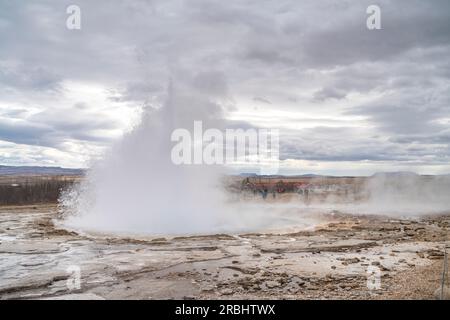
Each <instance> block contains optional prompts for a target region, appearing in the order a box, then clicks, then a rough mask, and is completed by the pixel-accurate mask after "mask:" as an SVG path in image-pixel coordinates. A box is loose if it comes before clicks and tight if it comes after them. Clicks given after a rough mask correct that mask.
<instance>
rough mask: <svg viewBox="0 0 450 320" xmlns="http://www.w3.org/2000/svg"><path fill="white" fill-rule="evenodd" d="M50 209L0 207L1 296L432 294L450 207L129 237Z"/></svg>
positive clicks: (449, 232) (448, 234)
mask: <svg viewBox="0 0 450 320" xmlns="http://www.w3.org/2000/svg"><path fill="white" fill-rule="evenodd" d="M56 212H57V209H56V207H55V206H52V205H49V206H46V205H39V206H20V207H1V208H0V298H1V299H30V298H33V299H45V298H51V299H55V298H58V299H67V298H71V299H77V298H82V299H171V298H173V299H212V298H214V299H217V298H218V299H233V298H244V299H252V298H258V299H260V298H262V299H265V298H270V299H273V298H275V299H389V298H394V299H408V298H413V299H433V298H434V291H435V290H436V289H437V288H438V287H439V284H440V277H441V272H442V264H443V248H444V246H445V245H446V244H449V241H450V215H438V216H432V217H431V216H429V217H424V218H421V219H420V220H417V219H416V220H403V219H398V218H395V219H393V218H388V217H382V216H373V217H371V216H352V215H346V214H342V213H335V214H333V215H329V216H326V217H322V222H321V225H320V226H317V227H316V228H315V229H314V230H308V231H297V232H292V231H288V230H286V232H284V233H283V232H279V231H278V232H276V233H275V232H267V233H251V234H239V235H234V234H230V235H227V234H219V235H208V236H190V237H159V238H126V237H111V236H109V237H108V236H92V235H89V236H88V235H79V234H76V233H73V232H69V231H66V230H63V229H59V228H57V227H56V226H55V225H54V223H53V219H55V218H56V215H57V214H56ZM78 274H79V275H80V281H79V284H80V285H79V287H78V285H77V284H78V281H77V275H78Z"/></svg>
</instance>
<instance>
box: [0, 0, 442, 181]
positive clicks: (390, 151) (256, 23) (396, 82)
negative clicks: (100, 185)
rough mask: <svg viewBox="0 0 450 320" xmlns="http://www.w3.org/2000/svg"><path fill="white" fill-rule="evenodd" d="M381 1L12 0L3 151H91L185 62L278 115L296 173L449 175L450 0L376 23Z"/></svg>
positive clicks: (402, 10) (231, 112) (79, 156)
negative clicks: (73, 14) (370, 11)
mask: <svg viewBox="0 0 450 320" xmlns="http://www.w3.org/2000/svg"><path fill="white" fill-rule="evenodd" d="M71 4H77V5H78V6H79V7H80V8H81V14H82V16H81V17H82V18H81V22H82V24H81V26H82V28H81V30H68V29H67V28H66V26H65V23H66V19H67V16H68V15H67V14H66V8H67V6H69V5H71ZM371 4H374V3H373V1H365V0H363V1H358V2H355V1H348V0H339V1H337V0H324V1H314V0H305V1H295V0H282V1H273V0H271V1H268V0H246V1H242V0H239V1H218V0H208V1H206V0H190V1H177V0H169V1H156V0H154V1H151V0H149V1H147V0H133V1H124V0H119V1H114V2H112V1H106V0H101V1H95V2H94V1H87V0H79V1H76V3H74V2H73V1H58V2H55V1H49V0H48V1H39V2H33V3H30V2H27V3H22V2H12V1H11V2H2V3H1V4H0V41H1V43H2V45H1V46H0V163H3V164H45V165H48V164H55V165H63V166H71V167H77V166H85V165H88V163H89V159H91V158H93V157H94V158H95V157H97V156H98V155H99V154H100V153H101V152H102V150H104V148H105V147H107V146H109V145H110V144H111V143H112V142H113V141H114V140H115V139H117V138H118V137H120V136H121V134H123V132H125V131H127V130H129V129H130V128H131V127H132V126H133V125H134V124H135V123H136V122H137V121H138V119H139V114H140V111H141V110H142V108H143V107H158V106H160V105H161V102H162V101H163V100H164V97H165V94H166V90H167V84H168V82H169V79H171V77H172V80H173V81H176V79H173V75H179V74H184V75H191V76H192V77H193V78H195V79H201V80H199V81H200V82H199V83H197V85H198V87H200V88H203V90H204V91H205V93H208V92H211V93H213V95H218V94H221V95H226V96H227V97H228V98H229V101H230V103H229V106H228V107H229V108H228V109H227V118H228V119H229V120H230V121H231V120H233V121H235V122H238V123H246V124H247V125H249V126H257V127H276V128H279V129H280V130H281V133H282V139H281V144H282V148H281V151H282V153H281V156H282V159H283V160H284V161H283V162H284V166H283V168H284V169H283V170H285V172H286V173H294V172H295V173H304V172H317V173H330V174H333V173H334V174H370V173H372V172H374V171H378V170H405V169H406V170H414V171H418V172H422V173H448V172H450V166H449V165H448V163H449V157H450V148H449V142H450V126H449V125H450V105H449V103H450V90H449V89H450V2H449V1H448V0H433V1H420V0H396V1H393V0H379V1H377V3H376V4H377V5H379V6H380V8H381V19H382V20H381V21H382V29H381V30H368V29H367V28H366V18H367V14H366V8H367V7H368V6H369V5H371ZM198 74H204V75H208V77H205V76H202V77H195V75H198ZM224 84H226V85H224ZM224 87H226V88H227V92H217V90H222V89H221V88H224ZM186 108H189V106H188V105H187V106H186Z"/></svg>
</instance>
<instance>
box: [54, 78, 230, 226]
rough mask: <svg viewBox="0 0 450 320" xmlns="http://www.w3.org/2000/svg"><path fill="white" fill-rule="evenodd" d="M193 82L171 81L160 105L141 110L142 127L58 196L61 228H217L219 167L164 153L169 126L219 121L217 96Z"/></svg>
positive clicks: (221, 221)
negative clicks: (62, 218)
mask: <svg viewBox="0 0 450 320" xmlns="http://www.w3.org/2000/svg"><path fill="white" fill-rule="evenodd" d="M194 83H197V85H192V84H189V83H188V84H187V83H180V82H171V84H170V86H169V90H168V97H167V100H166V102H165V104H164V106H163V107H161V108H159V109H157V110H155V109H148V110H145V112H144V113H143V116H142V119H141V122H140V124H139V125H138V126H136V127H135V128H134V130H132V131H131V132H130V133H128V134H126V135H125V136H124V137H123V139H122V140H121V141H120V142H118V143H117V144H116V145H114V146H113V147H112V149H111V150H110V151H109V152H107V153H106V154H105V156H104V157H103V159H102V160H101V161H99V162H98V163H96V164H94V165H93V166H92V168H91V169H90V170H89V172H88V173H87V177H86V179H85V180H84V181H83V182H82V183H81V184H80V185H78V186H77V187H76V188H74V189H73V190H71V191H70V192H67V193H66V194H65V195H64V197H63V198H62V201H61V203H62V205H63V210H65V211H66V212H68V214H67V217H66V219H65V221H64V224H65V225H66V226H67V227H69V228H71V229H77V230H85V231H95V232H118V233H132V234H188V233H210V232H214V231H216V230H221V228H222V227H223V225H224V219H226V215H225V214H224V212H223V203H224V197H223V194H222V191H221V190H220V187H219V182H220V176H221V168H220V167H218V166H206V165H174V164H173V163H172V161H171V158H170V155H171V149H172V146H173V144H174V143H173V142H171V141H170V137H171V133H172V131H173V130H174V129H175V128H186V129H188V130H190V131H191V130H192V127H193V123H194V121H197V120H201V121H202V122H203V124H204V125H205V127H206V126H210V127H220V125H221V119H222V107H221V105H220V102H219V100H220V99H221V98H222V97H221V96H220V95H219V96H217V95H215V96H214V95H211V94H210V93H209V92H208V91H207V90H204V89H202V87H201V86H199V85H198V83H199V82H198V81H197V82H195V81H194ZM200 83H201V82H200ZM216 91H217V90H216ZM219 92H220V90H219Z"/></svg>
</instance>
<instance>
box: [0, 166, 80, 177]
mask: <svg viewBox="0 0 450 320" xmlns="http://www.w3.org/2000/svg"><path fill="white" fill-rule="evenodd" d="M84 172H85V171H84V170H83V169H66V168H61V167H33V166H2V165H0V176H13V175H68V176H70V175H82V174H84Z"/></svg>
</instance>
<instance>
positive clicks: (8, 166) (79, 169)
mask: <svg viewBox="0 0 450 320" xmlns="http://www.w3.org/2000/svg"><path fill="white" fill-rule="evenodd" d="M2 168H11V169H19V168H28V169H33V168H35V169H59V170H64V171H88V170H89V169H90V168H89V167H86V168H70V167H61V166H50V165H48V166H36V165H9V164H0V176H1V175H2V170H1V169H2ZM377 174H414V175H418V176H448V175H450V173H444V174H420V173H417V172H414V171H377V172H374V173H372V174H366V175H336V174H318V173H314V172H310V173H291V174H289V173H286V174H282V173H280V174H272V175H260V174H257V173H252V172H239V173H226V174H225V175H226V176H240V177H242V178H246V177H278V176H279V177H304V178H308V177H314V176H317V177H338V178H340V177H342V178H345V177H371V176H374V175H377Z"/></svg>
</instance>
